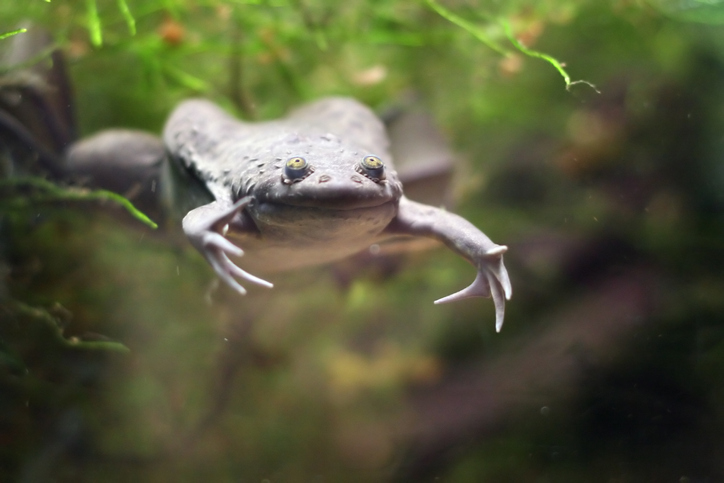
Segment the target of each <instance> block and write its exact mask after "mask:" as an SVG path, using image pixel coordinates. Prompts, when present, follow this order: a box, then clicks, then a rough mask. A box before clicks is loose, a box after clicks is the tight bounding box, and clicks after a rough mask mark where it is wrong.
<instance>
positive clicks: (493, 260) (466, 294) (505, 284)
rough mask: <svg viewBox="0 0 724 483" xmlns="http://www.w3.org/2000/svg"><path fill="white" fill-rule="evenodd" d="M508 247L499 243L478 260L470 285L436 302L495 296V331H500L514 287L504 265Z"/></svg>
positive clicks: (443, 302) (442, 302)
mask: <svg viewBox="0 0 724 483" xmlns="http://www.w3.org/2000/svg"><path fill="white" fill-rule="evenodd" d="M506 251H508V247H506V246H504V245H497V246H495V247H493V248H491V249H490V250H488V251H487V252H486V253H485V254H484V255H483V256H482V257H480V259H479V260H477V263H476V265H477V267H478V274H477V276H476V277H475V280H474V281H473V283H471V284H470V285H469V286H468V287H466V288H464V289H462V290H460V291H459V292H456V293H454V294H452V295H448V296H447V297H443V298H441V299H438V300H436V301H435V303H436V304H445V303H448V302H456V301H458V300H462V299H466V298H470V297H490V296H491V295H492V297H493V303H494V304H495V331H496V332H500V329H501V328H502V327H503V318H504V316H505V300H506V299H507V300H510V297H511V295H513V288H512V286H511V285H510V278H509V277H508V271H507V270H506V269H505V265H503V253H505V252H506Z"/></svg>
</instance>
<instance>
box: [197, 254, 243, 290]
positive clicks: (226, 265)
mask: <svg viewBox="0 0 724 483" xmlns="http://www.w3.org/2000/svg"><path fill="white" fill-rule="evenodd" d="M206 258H207V260H208V261H209V264H211V268H213V269H214V272H216V275H218V277H219V278H220V279H221V280H223V281H224V283H226V285H228V286H229V287H231V288H232V289H233V290H234V291H235V292H238V293H239V294H241V295H246V289H245V288H244V287H242V286H241V284H240V283H239V282H237V281H236V279H235V278H234V277H233V276H232V275H231V273H232V271H233V268H232V267H234V268H238V267H237V266H236V265H234V264H233V263H231V261H230V260H229V257H227V256H226V254H224V253H223V252H217V253H214V254H212V255H209V256H208V257H206ZM239 270H241V269H239Z"/></svg>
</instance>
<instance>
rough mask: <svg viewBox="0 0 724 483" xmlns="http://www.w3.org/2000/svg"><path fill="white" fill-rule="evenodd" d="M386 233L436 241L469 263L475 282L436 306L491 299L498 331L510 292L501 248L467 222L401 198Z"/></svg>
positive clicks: (444, 298) (440, 300)
mask: <svg viewBox="0 0 724 483" xmlns="http://www.w3.org/2000/svg"><path fill="white" fill-rule="evenodd" d="M385 232H386V233H387V234H399V235H412V236H426V237H431V238H435V239H438V240H440V241H442V242H443V243H445V245H447V246H448V247H449V248H450V249H452V250H453V251H454V252H456V253H457V254H459V255H461V256H462V257H464V258H465V259H466V260H468V261H469V262H470V263H472V264H473V265H474V266H475V267H476V268H477V270H478V273H477V276H476V277H475V281H474V282H473V283H472V284H471V285H470V286H469V287H467V288H465V289H463V290H461V291H459V292H457V293H454V294H452V295H448V296H447V297H443V298H441V299H439V300H436V301H435V303H436V304H441V303H447V302H454V301H457V300H462V299H465V298H468V297H490V296H491V295H492V297H493V302H494V303H495V330H496V331H497V332H500V329H501V328H502V327H503V318H504V315H505V300H506V299H510V297H511V295H512V293H513V289H512V287H511V285H510V278H508V271H507V270H506V269H505V265H503V254H504V253H505V252H506V251H507V250H508V247H506V246H504V245H497V244H495V243H493V242H492V241H491V240H490V238H488V237H487V236H486V235H485V234H484V233H483V232H481V231H480V230H478V229H477V228H476V227H475V226H473V225H472V224H471V223H469V222H468V221H467V220H465V219H463V218H461V217H460V216H458V215H455V214H453V213H449V212H447V211H445V210H441V209H439V208H435V207H432V206H428V205H423V204H421V203H416V202H414V201H410V200H408V199H407V198H405V197H404V196H403V197H402V198H401V199H400V204H399V210H398V213H397V217H396V218H395V219H394V220H393V221H392V222H391V223H390V225H389V226H388V227H387V228H386V230H385Z"/></svg>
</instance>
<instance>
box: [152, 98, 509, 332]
mask: <svg viewBox="0 0 724 483" xmlns="http://www.w3.org/2000/svg"><path fill="white" fill-rule="evenodd" d="M163 140H164V143H165V146H166V150H167V152H168V154H169V157H170V159H171V161H172V162H175V163H177V164H178V165H179V166H181V167H182V169H183V170H185V171H186V172H187V173H190V174H191V177H192V178H194V179H195V180H198V181H201V183H202V185H203V186H205V187H206V188H207V190H208V191H209V193H210V194H211V197H210V202H208V203H206V204H203V205H201V206H198V207H196V208H195V209H192V210H191V211H189V213H188V214H187V215H186V216H185V217H184V220H183V228H184V232H185V233H186V235H187V236H188V237H189V239H190V241H191V242H192V244H193V245H194V246H195V247H196V248H197V249H198V250H199V251H200V252H201V253H202V254H203V255H204V257H205V258H206V259H207V260H208V261H209V263H210V264H211V265H212V267H213V268H214V270H215V271H216V273H217V275H219V277H220V278H221V279H222V280H224V281H225V282H226V283H227V284H228V285H229V286H231V287H232V288H234V289H235V290H237V291H239V292H240V293H245V290H244V288H243V287H242V286H241V285H240V284H239V283H238V281H237V280H236V279H235V278H234V277H238V278H241V279H245V280H247V281H251V282H253V283H257V284H260V285H265V286H269V287H271V284H270V283H269V282H266V281H264V280H261V279H259V278H257V277H255V276H253V275H251V274H250V273H248V272H246V271H244V270H242V269H241V268H239V267H237V266H236V264H235V263H234V262H232V261H231V259H230V258H229V257H230V256H231V257H239V256H241V255H242V253H243V252H242V250H241V249H240V248H239V247H241V248H243V250H244V252H245V253H246V255H245V256H244V257H243V258H240V259H238V263H239V264H240V265H242V266H244V267H245V268H247V269H249V270H250V271H254V272H258V273H263V272H275V271H280V270H287V269H292V268H298V267H303V266H308V265H315V264H320V263H326V262H330V261H334V260H338V259H341V258H344V257H347V256H349V255H353V254H355V253H358V252H360V251H362V250H365V249H367V248H368V247H369V246H371V245H373V244H375V243H379V242H382V241H384V240H385V239H388V238H391V237H398V236H401V235H402V236H426V237H431V238H435V239H438V240H440V241H442V242H443V243H445V244H446V245H447V246H448V247H449V248H451V249H452V250H454V251H455V252H457V253H458V254H460V255H461V256H463V257H465V258H466V259H467V260H469V261H470V262H471V263H472V264H473V265H474V266H475V267H476V268H477V270H478V276H477V277H476V279H475V281H474V282H473V284H472V285H470V286H469V287H468V288H466V289H464V290H462V291H460V292H458V293H456V294H453V295H450V296H448V297H445V298H443V299H440V300H438V301H437V302H436V303H444V302H452V301H455V300H459V299H462V298H467V297H476V296H484V297H490V296H491V295H492V297H493V299H494V302H495V308H496V330H500V328H501V327H502V324H503V315H504V309H505V299H506V298H510V296H511V293H512V289H511V285H510V280H509V278H508V274H507V271H506V270H505V266H504V265H503V259H502V255H503V253H505V251H506V250H507V247H505V246H501V245H496V244H495V243H493V242H492V241H491V240H490V239H489V238H488V237H487V236H485V234H483V233H482V232H480V230H478V229H477V228H475V227H474V226H473V225H472V224H470V223H468V222H467V221H466V220H464V219H462V218H460V217H459V216H457V215H454V214H452V213H449V212H447V211H444V210H441V209H438V208H435V207H432V206H426V205H423V204H420V203H416V202H414V201H410V200H408V199H407V198H405V197H404V196H403V192H402V184H401V183H400V181H399V179H398V177H397V173H396V172H395V170H394V166H393V163H392V159H391V156H390V154H389V149H388V147H389V141H388V139H387V135H386V132H385V128H384V125H383V124H382V122H381V121H380V120H379V119H378V118H377V117H376V116H375V115H374V113H372V111H370V110H369V109H368V108H367V107H365V106H363V105H361V104H359V103H358V102H356V101H354V100H352V99H346V98H327V99H322V100H320V101H317V102H315V103H312V104H309V105H307V106H304V107H302V108H301V109H298V110H296V111H294V112H292V113H291V114H290V115H289V116H287V117H286V118H283V119H281V120H276V121H269V122H262V123H244V122H241V121H238V120H236V119H234V118H232V117H231V116H229V115H228V114H226V113H225V112H224V111H223V110H221V109H220V108H218V107H217V106H215V105H214V104H212V103H210V102H208V101H204V100H189V101H186V102H184V103H182V104H181V105H179V106H178V107H177V108H176V110H175V111H174V112H173V113H172V114H171V116H170V117H169V120H168V122H167V124H166V127H165V129H164V133H163ZM369 155H374V156H377V157H378V158H379V159H381V160H382V162H383V163H384V165H385V176H384V179H372V178H371V177H369V176H365V174H364V172H363V171H360V169H359V164H360V161H361V160H362V159H363V158H364V157H365V156H369ZM294 157H303V158H304V159H306V161H307V162H308V163H309V164H310V165H311V166H312V167H313V172H311V173H310V174H308V175H307V176H305V177H304V178H303V179H301V180H298V181H297V182H293V183H291V182H286V183H285V182H284V175H283V173H284V166H285V163H286V162H287V160H289V159H291V158H294ZM230 240H231V241H233V243H231V242H230Z"/></svg>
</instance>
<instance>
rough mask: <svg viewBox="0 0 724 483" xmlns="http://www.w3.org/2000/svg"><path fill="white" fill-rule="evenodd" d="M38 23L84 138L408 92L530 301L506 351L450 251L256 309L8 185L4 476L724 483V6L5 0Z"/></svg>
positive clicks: (166, 251) (518, 315)
mask: <svg viewBox="0 0 724 483" xmlns="http://www.w3.org/2000/svg"><path fill="white" fill-rule="evenodd" d="M25 20H31V21H32V22H33V23H34V24H35V25H39V26H42V27H44V28H45V29H47V30H48V31H49V32H51V33H52V36H53V38H54V39H55V42H57V45H58V46H59V47H60V48H61V49H62V50H63V51H64V53H65V55H66V57H67V59H68V64H69V72H70V75H71V78H72V82H73V85H74V90H75V96H76V102H77V106H76V107H77V116H78V120H79V125H80V131H81V135H89V134H92V133H94V132H97V131H99V130H101V129H104V128H107V127H119V126H122V127H134V128H142V129H147V130H149V131H153V132H160V129H161V127H162V126H163V122H164V120H165V117H166V116H167V114H168V113H169V112H170V110H171V109H172V108H173V107H174V105H175V104H176V103H177V102H179V101H180V100H182V99H184V98H187V97H191V96H203V97H207V98H211V99H213V100H214V101H216V102H218V103H219V104H221V105H223V106H224V107H225V108H227V109H228V110H230V111H232V112H235V113H236V114H237V115H239V116H240V117H243V118H245V119H250V120H261V119H271V118H274V117H277V116H280V115H282V114H283V113H284V112H286V111H287V110H288V109H289V108H291V107H294V106H296V105H299V104H301V103H302V102H304V101H307V100H312V99H315V98H318V97H321V96H325V95H349V96H353V97H356V98H357V99H359V100H361V101H363V102H365V103H367V104H368V105H370V106H371V107H373V108H374V109H376V110H378V112H384V111H385V110H386V109H389V108H392V107H395V106H399V105H401V104H404V102H406V101H405V100H406V99H409V98H410V97H413V98H414V99H416V100H417V103H418V104H420V105H422V106H424V108H425V109H426V110H427V112H429V113H430V114H431V115H432V116H433V117H434V119H435V120H436V123H437V124H438V125H439V126H440V129H441V130H442V131H443V133H444V134H445V136H446V137H447V139H448V140H449V142H450V144H451V146H452V147H453V149H454V150H455V152H456V153H458V155H459V161H460V162H459V167H458V169H457V173H456V182H455V193H456V198H457V199H458V203H457V206H456V208H455V211H456V212H458V213H460V214H461V215H463V216H465V217H466V218H467V219H468V220H470V221H471V222H473V223H474V224H476V225H477V226H478V227H480V228H481V229H482V230H483V231H485V232H486V233H487V234H488V235H489V236H490V237H491V238H492V239H493V240H495V241H496V242H498V243H501V244H506V245H508V246H509V247H510V251H509V252H508V254H507V255H506V264H507V266H508V269H509V272H510V275H511V279H512V281H513V287H514V296H513V299H512V300H511V301H510V302H509V304H508V310H507V314H506V323H505V326H504V327H503V331H502V332H501V333H500V334H496V333H495V331H494V313H493V308H492V303H491V302H490V301H489V300H487V299H475V300H469V301H464V302H461V303H456V304H451V305H445V306H434V305H432V301H433V300H435V299H437V298H439V297H442V296H444V295H447V294H449V293H452V292H453V291H456V290H458V289H460V288H462V287H464V286H465V285H466V284H467V283H469V282H470V281H471V280H472V278H473V276H474V273H473V269H472V268H471V267H470V266H469V265H468V264H466V263H465V262H464V261H463V260H460V259H458V258H457V257H456V256H455V255H454V254H452V253H450V252H448V251H447V250H444V249H437V250H433V251H428V252H422V253H416V254H413V255H409V256H407V257H405V258H403V259H400V260H396V261H394V262H393V263H392V265H384V266H378V267H372V268H369V269H366V270H358V269H355V270H352V269H349V268H344V267H339V266H337V267H333V268H319V269H312V270H306V271H303V272H300V273H291V274H282V275H277V276H274V277H271V281H272V282H274V283H275V288H274V290H273V291H265V290H263V289H259V290H254V289H252V290H250V293H249V294H248V295H247V296H246V297H244V298H242V299H239V298H238V297H237V296H235V295H234V294H232V293H230V292H229V291H227V290H226V288H224V287H218V286H217V284H216V282H215V281H214V276H213V274H212V271H211V270H210V269H209V268H208V266H207V265H206V264H205V262H204V261H203V260H202V258H201V257H200V256H199V255H198V254H197V253H196V252H195V251H194V250H193V249H191V248H190V246H188V245H187V244H185V243H183V242H181V243H171V242H169V241H167V240H165V239H163V238H162V237H159V236H157V235H156V234H155V232H154V231H153V230H151V229H148V228H145V227H144V226H143V225H141V224H140V223H138V222H135V221H134V220H132V219H131V218H130V217H129V216H128V215H127V214H126V213H125V212H123V210H121V209H119V208H117V207H116V206H115V205H113V204H112V203H105V204H104V203H99V202H89V201H83V200H55V201H52V200H51V201H50V202H49V201H48V200H45V201H42V200H38V199H36V198H35V197H34V196H33V192H31V193H29V194H26V196H25V197H24V198H23V199H24V200H25V202H24V203H20V204H18V203H14V204H13V203H10V202H9V201H8V200H10V199H12V200H13V201H15V202H16V201H17V199H18V196H19V195H18V193H17V191H13V192H12V193H11V195H8V194H7V190H6V191H5V195H4V197H3V203H2V204H0V208H2V210H3V212H2V215H1V216H2V218H0V223H1V225H0V230H2V232H1V234H2V238H1V239H0V242H2V245H0V257H1V260H0V275H2V284H0V481H18V482H45V481H89V482H91V481H92V482H97V481H104V482H105V481H109V482H113V481H149V482H150V481H189V482H191V481H210V482H212V481H213V482H226V481H229V482H232V481H233V482H320V483H321V482H337V481H345V482H355V481H360V482H368V481H369V482H381V481H405V482H407V481H410V482H428V481H429V482H433V481H441V482H443V481H444V482H455V483H457V482H489V481H490V482H493V481H494V482H506V481H510V482H521V481H524V482H528V481H530V482H562V481H563V482H565V481H570V482H580V481H590V482H599V481H600V482H617V483H625V482H641V481H651V482H654V481H656V482H658V481H673V482H681V483H684V482H692V483H693V482H715V481H724V463H722V462H723V461H724V378H723V377H722V375H723V374H724V270H723V269H724V237H723V235H724V216H723V215H724V163H723V162H722V157H723V156H724V28H723V27H722V25H721V24H720V22H722V21H724V2H720V1H715V0H709V1H704V0H701V1H697V0H688V1H669V0H650V1H643V0H638V1H637V0H610V1H594V0H590V1H587V0H563V1H547V0H541V1H537V2H536V1H524V0H510V1H506V2H501V1H495V0H488V1H485V0H445V1H442V0H441V2H440V3H436V2H427V1H422V0H421V1H411V0H384V1H383V0H371V1H361V0H348V1H345V2H336V1H331V0H326V1H325V0H276V1H262V0H259V1H242V0H239V1H221V0H207V1H195V2H194V1H185V0H144V1H141V0H125V1H123V0H119V1H110V0H86V1H80V0H77V1H70V0H69V1H61V0H52V1H48V2H46V1H42V0H24V1H23V2H3V3H1V4H0V33H2V32H9V31H12V30H15V29H16V28H18V25H20V23H21V22H22V21H25ZM506 29H508V31H509V32H510V35H511V36H512V38H509V36H508V34H506ZM19 35H23V34H19ZM512 40H516V42H521V43H522V45H524V46H525V47H520V48H519V47H517V46H516V45H515V43H514V42H512ZM9 42H10V39H4V40H0V46H2V45H3V44H9ZM527 49H533V50H534V51H535V52H539V53H544V54H546V55H549V56H552V58H555V59H558V60H559V61H560V62H561V66H562V68H565V70H566V72H567V73H568V75H570V77H571V80H573V81H575V80H585V81H587V82H589V83H591V84H592V85H589V84H586V83H575V84H571V85H569V86H567V85H566V82H565V80H564V78H563V77H562V76H561V75H560V73H559V72H558V71H557V70H556V68H555V66H554V65H552V64H551V63H549V62H546V61H545V60H544V59H541V58H539V57H536V56H531V55H527V53H530V51H529V50H527ZM0 75H2V76H4V77H0V88H1V86H2V83H1V81H2V79H3V78H5V79H7V78H8V77H7V76H10V75H12V72H8V71H2V72H0ZM594 85H595V87H594ZM21 194H22V193H21Z"/></svg>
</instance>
